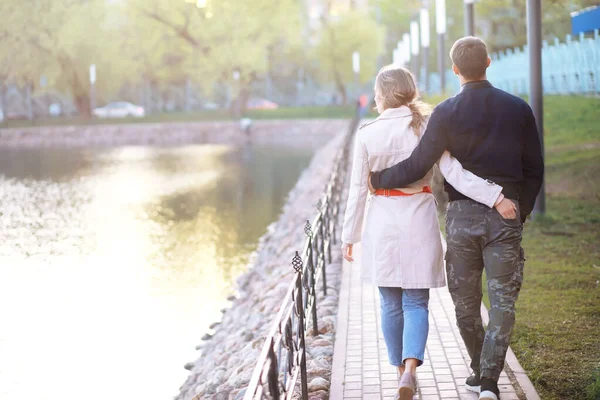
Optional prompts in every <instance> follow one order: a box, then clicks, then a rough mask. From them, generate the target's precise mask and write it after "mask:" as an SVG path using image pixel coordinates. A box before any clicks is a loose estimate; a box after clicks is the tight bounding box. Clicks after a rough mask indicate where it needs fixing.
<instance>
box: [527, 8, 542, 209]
mask: <svg viewBox="0 0 600 400" xmlns="http://www.w3.org/2000/svg"><path fill="white" fill-rule="evenodd" d="M527 47H528V48H529V104H531V109H532V110H533V115H534V116H535V121H536V124H537V129H538V134H539V137H540V143H541V145H542V155H543V154H544V95H543V87H542V4H541V0H527ZM545 212H546V193H545V184H544V182H542V187H541V189H540V193H539V195H538V197H537V199H536V202H535V206H534V208H533V214H534V216H535V215H537V214H544V213H545Z"/></svg>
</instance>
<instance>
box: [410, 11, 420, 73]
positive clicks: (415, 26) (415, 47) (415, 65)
mask: <svg viewBox="0 0 600 400" xmlns="http://www.w3.org/2000/svg"><path fill="white" fill-rule="evenodd" d="M410 53H411V55H412V70H413V71H412V72H413V74H414V75H415V76H416V77H418V76H419V23H418V22H417V21H412V22H411V23H410Z"/></svg>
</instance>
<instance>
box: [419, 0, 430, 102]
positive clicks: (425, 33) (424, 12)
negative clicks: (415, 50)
mask: <svg viewBox="0 0 600 400" xmlns="http://www.w3.org/2000/svg"><path fill="white" fill-rule="evenodd" d="M420 20H421V47H423V67H424V68H423V69H424V72H425V80H424V82H425V92H427V91H429V44H430V37H429V36H430V35H429V10H428V9H426V8H422V9H421V12H420Z"/></svg>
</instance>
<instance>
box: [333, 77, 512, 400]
mask: <svg viewBox="0 0 600 400" xmlns="http://www.w3.org/2000/svg"><path fill="white" fill-rule="evenodd" d="M418 96H419V93H418V90H417V86H416V83H415V80H414V78H413V76H412V75H411V73H410V72H409V71H408V70H407V69H405V68H396V67H394V66H388V67H385V68H383V69H382V70H381V71H380V72H379V74H378V75H377V77H376V79H375V104H376V105H377V111H378V112H379V113H380V116H379V118H377V119H376V120H374V121H372V122H369V123H367V124H364V125H363V126H362V127H361V128H360V129H359V130H358V132H357V137H356V142H355V145H354V161H353V165H352V178H351V182H350V193H349V196H348V203H347V207H346V215H345V216H344V227H343V233H342V241H343V245H342V249H343V252H344V258H345V259H346V260H348V261H350V262H352V261H353V258H352V251H353V245H354V244H355V243H358V242H360V241H361V238H362V265H363V267H364V268H366V269H368V270H369V271H370V272H371V274H372V281H373V283H374V284H375V285H377V286H378V287H379V293H380V296H381V325H382V329H383V335H384V338H385V342H386V345H387V349H388V357H389V362H390V363H391V364H392V365H394V366H396V367H398V370H399V372H400V374H401V379H400V383H399V388H398V393H399V396H400V399H402V400H405V399H406V400H407V399H411V400H412V398H413V395H414V393H415V390H416V369H417V366H419V365H421V364H422V363H423V359H424V353H425V344H426V341H427V334H428V331H429V322H428V303H429V289H430V288H437V287H442V286H445V284H446V283H445V279H444V267H443V257H442V243H441V238H440V227H439V224H438V220H437V213H436V206H435V200H434V198H433V195H432V194H431V189H430V187H429V182H430V180H431V176H432V172H431V171H427V173H426V174H424V176H422V177H421V179H419V180H415V181H414V182H409V183H407V184H404V185H398V186H394V188H396V189H392V188H390V190H388V189H385V190H378V191H376V192H375V193H374V196H373V197H371V198H370V205H369V212H368V215H367V218H366V222H365V228H364V232H363V229H362V227H363V216H364V212H365V206H366V201H367V194H368V192H369V189H368V186H367V178H368V176H369V171H371V170H380V169H383V168H387V167H390V166H392V165H395V164H396V163H398V162H399V161H401V160H404V159H406V158H407V157H408V156H409V155H410V153H411V152H412V151H413V149H414V148H415V147H416V146H417V145H418V144H419V141H420V140H421V136H422V134H423V132H424V130H425V127H426V126H427V121H428V119H429V110H430V108H429V107H428V106H427V105H426V104H424V103H422V102H420V101H418V100H417V99H418ZM365 97H366V96H365ZM365 108H366V105H365ZM438 159H439V166H440V169H441V171H442V173H443V174H444V176H445V177H446V179H448V181H450V182H452V184H453V185H454V186H455V187H456V188H457V189H458V190H460V191H462V192H463V193H464V194H465V195H466V196H470V197H472V198H474V199H477V201H480V202H482V203H483V204H482V205H481V207H484V208H486V209H489V208H490V207H494V205H496V204H497V206H498V207H500V209H501V211H502V212H504V213H506V215H507V216H514V215H515V214H514V206H513V205H512V203H510V202H509V203H510V204H507V202H504V201H502V199H501V198H500V192H501V191H502V187H500V186H498V185H495V184H490V183H489V182H488V181H486V180H484V179H482V178H479V177H477V176H475V175H473V174H472V173H470V172H469V171H465V170H464V169H463V167H462V166H461V164H460V163H459V162H458V161H457V160H456V159H455V158H453V157H451V156H450V153H448V152H445V153H444V154H443V155H442V154H440V156H439V157H438ZM432 166H433V164H432ZM430 169H431V168H430Z"/></svg>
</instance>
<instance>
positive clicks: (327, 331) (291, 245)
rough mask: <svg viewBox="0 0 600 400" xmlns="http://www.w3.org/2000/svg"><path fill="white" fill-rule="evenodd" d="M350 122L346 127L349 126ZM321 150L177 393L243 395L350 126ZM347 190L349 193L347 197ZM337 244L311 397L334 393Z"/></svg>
mask: <svg viewBox="0 0 600 400" xmlns="http://www.w3.org/2000/svg"><path fill="white" fill-rule="evenodd" d="M343 128H346V127H343ZM338 131H339V132H340V134H339V135H337V136H336V137H335V138H334V139H333V140H331V141H330V142H329V143H328V144H327V145H325V146H324V147H322V148H321V149H320V150H319V151H318V152H317V153H316V155H315V157H314V158H313V160H312V162H311V164H310V166H309V167H308V168H307V170H305V171H304V173H303V174H302V175H301V177H300V179H299V181H298V183H297V184H296V186H295V188H294V189H293V190H292V191H291V192H290V194H289V196H288V200H287V202H286V205H285V206H284V209H283V212H282V214H281V216H280V218H279V220H278V221H277V222H275V223H273V224H271V225H270V226H269V228H268V230H267V233H266V234H265V235H264V236H263V237H262V238H261V239H260V242H259V246H258V249H257V250H256V252H254V253H253V255H252V256H251V258H250V262H249V267H248V272H246V273H245V274H244V275H242V276H241V277H240V278H239V279H238V280H237V282H236V283H237V291H238V293H237V295H236V297H235V299H234V300H233V301H232V305H231V308H229V309H227V310H225V311H224V314H223V318H222V321H220V324H219V325H218V326H215V329H216V331H215V333H214V335H213V336H212V337H210V338H208V337H207V340H206V341H204V342H203V344H202V345H200V346H199V348H200V349H201V356H200V358H198V359H197V360H196V361H195V362H193V364H192V363H190V364H187V365H186V368H189V369H190V370H191V374H190V376H189V377H188V379H187V380H186V381H185V383H184V384H183V385H182V387H181V389H180V394H179V395H178V396H177V397H176V399H177V400H189V399H241V398H242V397H243V395H244V391H245V388H246V387H247V385H248V382H249V380H250V378H251V376H252V372H253V370H254V366H255V364H256V361H257V359H258V356H259V354H260V351H261V349H262V346H263V343H264V340H265V337H266V334H267V332H268V330H269V328H270V327H271V324H272V321H273V318H274V316H275V315H276V313H277V311H278V309H279V305H280V303H281V301H282V300H283V297H284V295H285V293H286V290H287V288H288V287H289V283H290V280H291V278H292V276H293V269H292V266H291V261H292V257H293V256H294V252H295V251H300V250H302V246H303V244H304V241H305V238H306V237H305V234H304V230H303V226H304V224H305V223H306V220H307V219H311V220H312V218H313V217H314V216H315V215H316V204H317V201H318V199H319V198H320V197H321V195H322V194H323V191H324V189H325V186H326V183H327V182H328V180H329V177H330V173H331V169H332V162H333V159H334V155H335V153H336V151H337V149H338V148H339V146H340V145H341V139H342V135H343V133H345V132H344V131H345V129H340V130H338ZM345 198H346V196H345V195H343V196H342V201H345ZM338 245H339V243H338V244H336V245H334V247H333V249H332V250H333V255H334V259H333V263H332V264H330V265H328V267H327V286H328V295H327V297H324V296H323V293H322V289H320V290H318V300H317V305H318V317H319V326H318V328H319V332H318V334H317V335H314V336H313V335H308V336H307V338H306V342H307V349H308V355H307V366H308V387H309V392H310V395H309V398H311V399H313V400H317V399H327V398H328V397H329V395H328V393H329V382H330V376H331V363H332V357H333V342H334V334H335V323H336V314H337V306H338V293H339V286H340V279H341V273H340V272H341V252H340V251H339V249H338V247H339V246H338Z"/></svg>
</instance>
